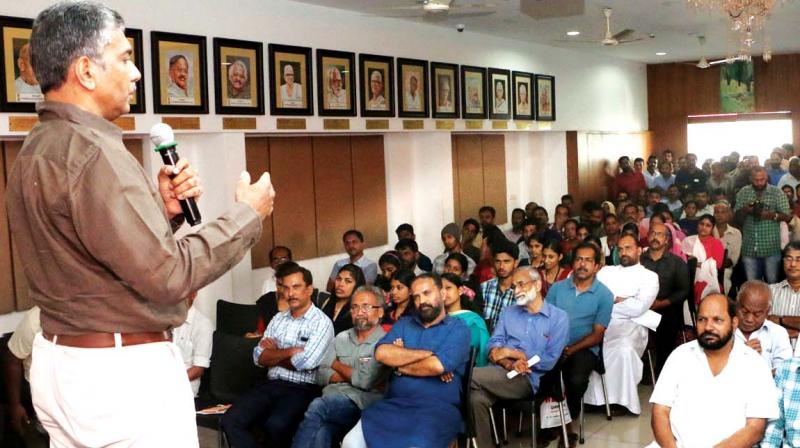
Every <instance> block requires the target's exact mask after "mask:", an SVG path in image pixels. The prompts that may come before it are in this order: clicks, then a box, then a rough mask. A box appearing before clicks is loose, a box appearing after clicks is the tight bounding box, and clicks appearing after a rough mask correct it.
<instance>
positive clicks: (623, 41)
mask: <svg viewBox="0 0 800 448" xmlns="http://www.w3.org/2000/svg"><path fill="white" fill-rule="evenodd" d="M640 40H644V37H639V38H637V39H627V40H621V41H619V43H621V44H629V43H631V42H639V41H640Z"/></svg>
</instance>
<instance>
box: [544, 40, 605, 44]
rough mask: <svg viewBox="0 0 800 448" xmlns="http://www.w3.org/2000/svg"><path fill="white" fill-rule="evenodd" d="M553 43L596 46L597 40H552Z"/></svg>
mask: <svg viewBox="0 0 800 448" xmlns="http://www.w3.org/2000/svg"><path fill="white" fill-rule="evenodd" d="M553 42H566V43H574V44H595V45H596V44H598V43H600V41H599V40H586V39H553Z"/></svg>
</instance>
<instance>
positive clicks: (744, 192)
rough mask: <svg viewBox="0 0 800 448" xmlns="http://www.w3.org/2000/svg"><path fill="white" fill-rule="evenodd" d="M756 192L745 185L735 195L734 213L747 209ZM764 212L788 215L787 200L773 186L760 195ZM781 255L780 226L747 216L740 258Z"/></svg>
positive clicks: (789, 211) (743, 228)
mask: <svg viewBox="0 0 800 448" xmlns="http://www.w3.org/2000/svg"><path fill="white" fill-rule="evenodd" d="M757 197H758V196H757V195H756V190H755V189H753V186H752V185H746V186H744V187H742V189H741V190H739V193H737V194H736V208H735V210H734V211H739V210H740V209H742V208H744V207H747V206H748V205H750V204H751V203H752V202H753V201H755V200H756V198H757ZM761 202H762V203H763V204H764V210H769V211H774V212H778V213H783V214H784V215H790V214H791V213H792V210H791V209H790V208H789V200H788V199H786V195H785V194H783V192H782V191H781V190H780V189H779V188H778V187H776V186H774V185H767V186H766V188H765V189H764V191H763V193H761ZM780 253H781V226H780V223H779V222H778V221H774V220H772V219H761V218H760V217H755V216H750V215H748V216H747V217H746V218H745V219H744V225H743V226H742V256H744V257H758V258H765V257H770V256H773V255H778V254H780Z"/></svg>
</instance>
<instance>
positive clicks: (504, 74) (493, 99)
mask: <svg viewBox="0 0 800 448" xmlns="http://www.w3.org/2000/svg"><path fill="white" fill-rule="evenodd" d="M487 77H488V81H489V88H488V93H489V101H488V103H489V118H490V119H492V120H508V119H509V118H511V107H512V106H511V105H512V104H513V102H514V95H513V92H512V91H511V72H509V71H508V70H502V69H499V68H490V69H489V70H488V74H487Z"/></svg>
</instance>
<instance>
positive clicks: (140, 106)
mask: <svg viewBox="0 0 800 448" xmlns="http://www.w3.org/2000/svg"><path fill="white" fill-rule="evenodd" d="M125 37H126V38H128V43H130V44H131V48H132V49H133V54H132V55H131V59H132V60H133V65H135V66H136V68H137V69H139V73H141V75H142V77H141V78H140V79H139V81H137V82H136V93H134V94H133V95H131V97H130V98H128V103H129V104H130V106H131V110H130V113H132V114H143V113H145V112H146V111H147V109H146V108H145V104H144V103H145V99H144V76H145V75H144V48H142V45H144V41H143V40H142V30H137V29H135V28H125Z"/></svg>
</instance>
